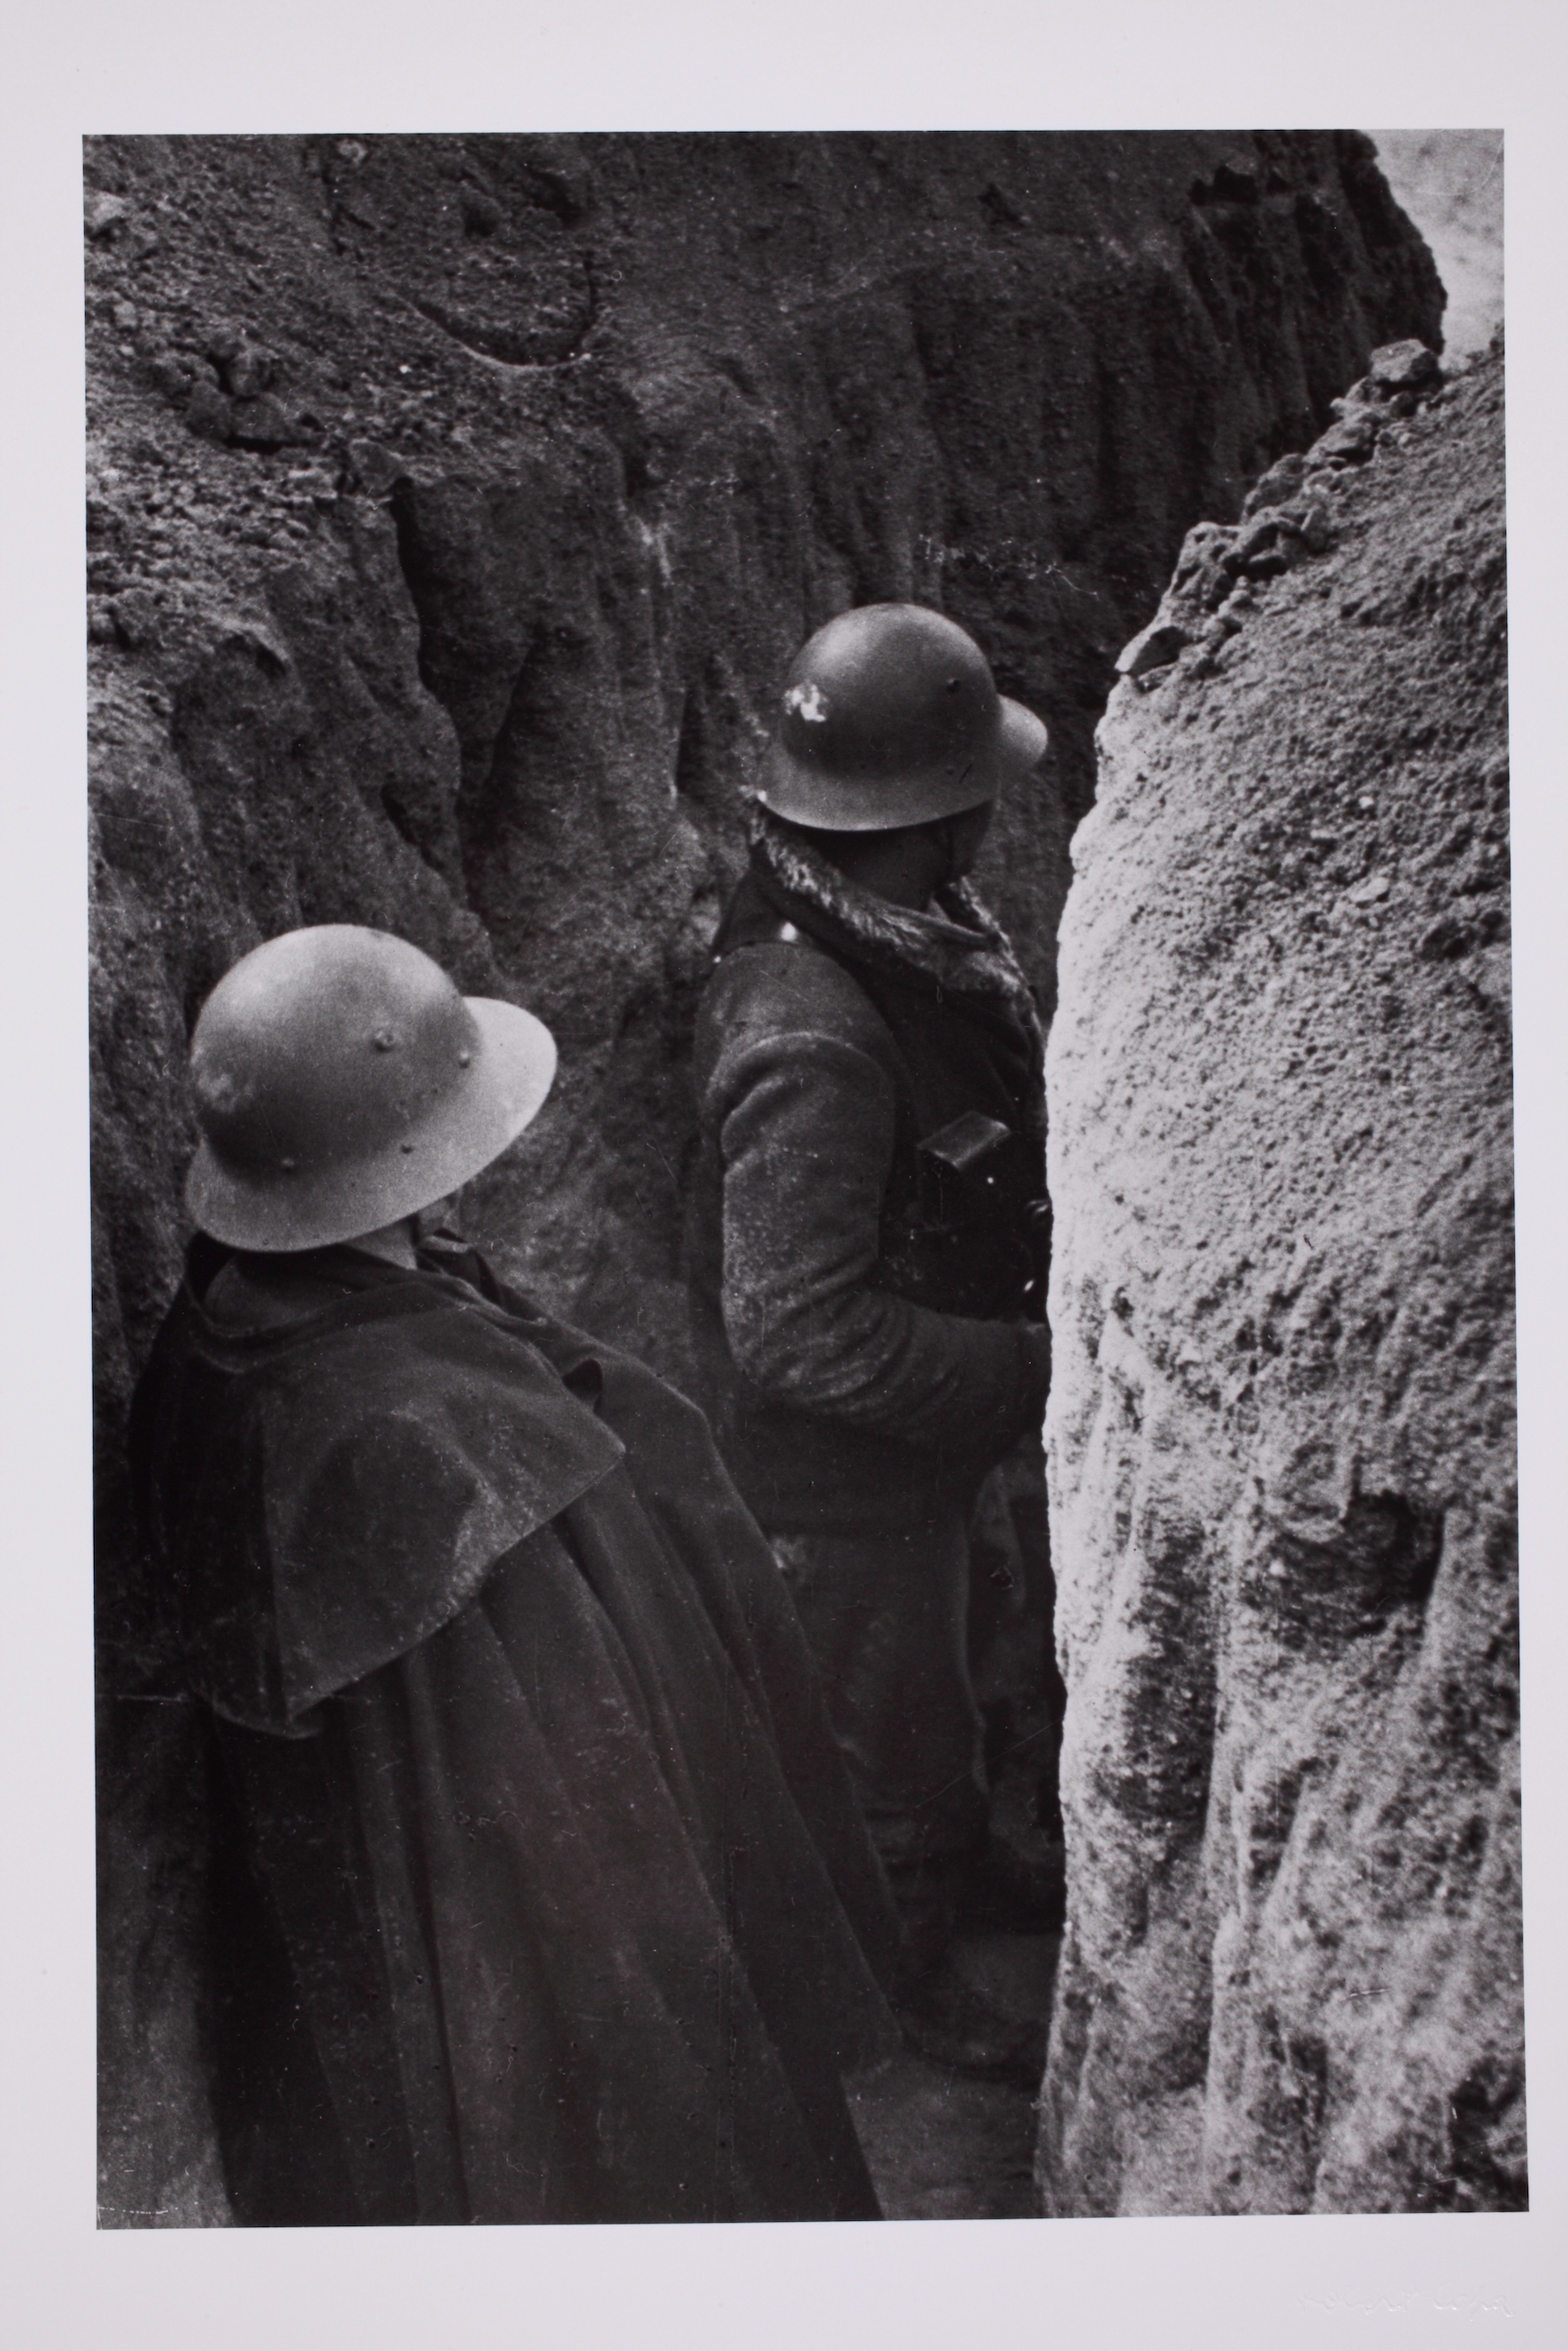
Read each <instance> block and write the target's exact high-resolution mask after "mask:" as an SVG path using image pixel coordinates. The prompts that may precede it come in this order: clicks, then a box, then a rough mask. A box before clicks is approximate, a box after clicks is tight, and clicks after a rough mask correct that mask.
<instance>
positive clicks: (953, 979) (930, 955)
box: [752, 809, 1039, 1031]
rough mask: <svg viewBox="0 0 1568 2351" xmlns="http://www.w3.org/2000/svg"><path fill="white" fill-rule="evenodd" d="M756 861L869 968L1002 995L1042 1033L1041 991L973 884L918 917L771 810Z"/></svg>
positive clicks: (949, 888) (945, 894)
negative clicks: (855, 878)
mask: <svg viewBox="0 0 1568 2351" xmlns="http://www.w3.org/2000/svg"><path fill="white" fill-rule="evenodd" d="M752 856H753V859H754V861H755V862H756V863H757V865H758V868H759V869H760V871H761V872H762V873H763V874H764V875H765V876H766V877H767V878H768V880H769V881H771V882H772V883H773V884H774V886H775V888H776V889H779V890H782V891H783V892H785V893H786V894H787V895H788V896H789V897H790V898H793V899H796V900H799V901H800V903H801V904H803V905H805V906H807V907H809V908H810V910H811V911H812V912H813V913H814V914H816V915H817V916H818V918H819V920H820V921H821V919H823V918H825V919H826V922H827V923H828V924H829V925H831V927H832V929H834V930H835V931H837V932H838V933H840V934H841V935H842V939H841V944H843V945H845V946H848V947H850V948H851V950H852V952H855V953H858V954H859V955H861V956H863V957H864V959H865V960H866V961H867V962H868V963H873V964H875V965H876V966H878V967H880V968H881V969H883V970H884V971H892V972H894V974H903V975H905V976H906V975H907V974H909V973H911V972H916V973H919V974H920V975H921V976H922V977H925V978H926V979H928V980H931V981H933V982H934V983H935V984H936V987H938V988H939V989H941V990H943V991H944V992H946V993H950V994H953V995H956V996H989V997H994V998H1001V999H1002V1000H1003V1001H1004V1002H1005V1003H1007V1004H1008V1005H1009V1006H1010V1007H1011V1008H1012V1009H1013V1010H1014V1011H1015V1012H1017V1013H1018V1014H1019V1016H1020V1017H1021V1018H1022V1019H1023V1020H1024V1022H1025V1024H1026V1026H1029V1027H1030V1028H1033V1029H1036V1030H1037V1031H1038V1028H1039V1018H1038V1014H1037V1012H1036V1009H1035V1002H1034V992H1033V990H1032V989H1031V988H1030V984H1029V981H1028V980H1027V979H1026V978H1025V977H1024V972H1023V967H1022V966H1021V965H1020V964H1019V959H1018V957H1017V956H1016V955H1015V954H1014V952H1013V947H1012V943H1011V941H1010V940H1009V937H1008V935H1007V933H1006V932H1005V931H1004V930H1003V928H1002V926H1001V925H1000V924H999V923H998V921H997V919H996V916H995V915H994V914H991V913H990V912H989V910H988V907H987V906H986V905H985V904H984V903H983V902H982V900H981V899H980V897H979V896H978V894H977V892H976V891H975V890H974V888H973V887H972V886H971V884H970V883H967V882H953V883H948V884H947V885H946V888H944V889H943V890H940V891H939V892H938V893H937V896H936V909H935V911H933V912H929V913H925V914H917V913H916V912H915V910H914V909H913V908H912V907H909V906H899V905H895V904H894V903H893V901H892V900H891V899H888V898H881V897H878V896H877V894H876V893H875V892H874V891H871V890H862V889H861V888H860V887H859V885H858V884H857V883H853V882H852V881H851V880H850V879H849V877H848V875H847V874H844V873H841V872H840V871H839V869H838V867H837V866H836V865H833V864H831V863H830V862H829V861H828V859H827V858H825V857H823V856H821V854H820V853H819V852H817V851H816V850H815V849H813V848H812V847H811V846H810V842H809V841H801V840H800V838H799V837H798V836H797V835H794V834H792V833H787V832H786V831H784V829H783V827H782V826H781V825H779V823H778V822H777V820H775V819H774V818H773V817H771V816H770V815H769V814H768V811H767V810H765V809H758V810H757V812H756V818H755V823H754V830H753V833H752Z"/></svg>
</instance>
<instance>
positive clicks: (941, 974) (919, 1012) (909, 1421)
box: [688, 604, 1051, 2073]
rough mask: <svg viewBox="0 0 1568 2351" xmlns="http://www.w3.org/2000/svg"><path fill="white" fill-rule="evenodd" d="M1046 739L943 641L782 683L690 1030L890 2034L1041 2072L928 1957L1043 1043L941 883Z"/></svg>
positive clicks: (699, 1246) (1017, 1315) (878, 637)
mask: <svg viewBox="0 0 1568 2351" xmlns="http://www.w3.org/2000/svg"><path fill="white" fill-rule="evenodd" d="M1045 746H1046V730H1045V728H1044V726H1042V725H1041V723H1040V720H1039V719H1038V718H1036V717H1035V716H1033V715H1032V713H1030V711H1028V710H1025V709H1023V708H1022V707H1021V706H1020V705H1019V704H1017V703H1013V702H1009V701H1005V700H1003V699H1002V697H1001V696H1000V695H998V692H997V689H996V686H995V684H994V682H993V680H992V677H991V673H990V669H989V666H988V664H987V662H986V659H985V656H984V655H983V654H982V653H981V652H980V650H979V648H978V647H977V645H976V644H975V643H974V642H973V641H972V639H971V638H969V637H968V636H967V634H966V633H965V632H964V631H963V630H962V629H959V628H957V627H956V626H955V624H954V623H953V622H950V621H947V620H946V619H944V618H943V617H942V616H941V615H939V614H937V613H936V612H932V611H925V610H924V609H923V608H921V607H919V606H917V605H913V604H873V605H867V606H863V607H862V608H861V609H859V610H857V611H850V612H845V613H842V614H841V615H840V617H839V618H838V619H836V620H834V621H831V622H829V623H828V625H827V626H826V627H825V628H823V629H821V630H820V631H819V632H817V634H816V635H815V636H813V637H812V638H811V639H810V642H809V643H807V644H806V646H805V647H804V648H803V650H802V651H801V652H800V654H799V655H798V656H797V658H796V661H795V663H794V665H793V667H792V669H791V670H790V672H789V678H788V680H787V683H786V685H785V690H784V695H783V702H782V709H781V716H780V721H779V728H778V732H777V734H776V737H775V738H774V741H773V743H772V745H771V746H770V747H769V749H768V753H767V755H766V758H765V760H764V763H763V768H762V779H761V788H760V789H759V791H758V795H757V798H758V824H757V828H756V832H755V840H754V846H753V850H752V856H751V863H750V868H749V871H748V872H747V875H746V876H745V878H744V880H743V881H742V883H741V884H740V887H739V889H738V891H737V893H736V896H735V898H734V899H733V901H732V902H731V904H730V906H729V908H728V911H727V914H726V915H725V917H724V920H723V922H722V924H721V925H720V928H719V932H718V935H717V937H716V942H715V946H714V956H715V965H714V970H713V974H712V977H711V978H710V981H709V983H708V987H707V989H706V996H705V998H704V1002H703V1006H702V1009H701V1013H700V1016H699V1019H698V1026H697V1036H696V1045H695V1072H696V1081H697V1087H698V1092H699V1098H700V1104H701V1145H700V1152H699V1157H698V1162H697V1169H696V1176H695V1184H694V1187H693V1192H692V1196H691V1203H690V1226H689V1235H688V1257H689V1266H690V1280H691V1296H692V1305H693V1322H694V1335H695V1345H696V1352H697V1357H698V1362H699V1364H700V1366H701V1372H702V1394H703V1400H704V1402H705V1404H706V1407H707V1410H708V1413H709V1416H710V1418H711V1419H712V1422H713V1426H714V1430H715V1434H716V1437H717V1438H718V1442H719V1446H720V1449H721V1450H722V1452H723V1454H724V1456H725V1459H726V1461H727V1464H728V1466H729V1468H730V1470H731V1472H732V1473H733V1475H734V1477H735V1479H736V1482H737V1485H738V1486H739V1488H740V1490H741V1492H742V1494H743V1495H744V1496H745V1498H746V1499H747V1502H748V1503H749V1504H750V1506H751V1509H752V1510H753V1511H754V1512H755V1513H756V1516H757V1518H758V1521H759V1522H760V1524H761V1525H762V1527H763V1528H764V1530H765V1531H766V1532H767V1533H768V1537H769V1539H770V1540H771V1541H772V1544H773V1548H774V1551H775V1552H776V1554H777V1555H778V1557H779V1562H780V1564H781V1566H782V1568H783V1570H784V1573H785V1575H786V1578H787V1580H788V1582H789V1587H790V1590H791V1591H792V1593H794V1596H795V1601H796V1604H797V1606H798V1608H799V1610H800V1617H801V1621H802V1623H803V1624H804V1625H805V1628H806V1633H807V1636H808V1639H809V1640H810V1644H811V1646H812V1648H813V1650H814V1652H815V1655H816V1657H817V1661H818V1664H819V1667H821V1673H822V1677H823V1681H824V1683H825V1685H826V1688H827V1693H828V1703H829V1708H830V1711H831V1715H832V1718H833V1723H834V1728H835V1729H836V1730H837V1733H838V1736H839V1740H840V1741H841V1746H842V1748H843V1751H844V1754H845V1757H846V1759H847V1761H848V1762H849V1765H850V1770H851V1772H852V1777H853V1780H854V1782H855V1785H856V1788H857V1790H858V1792H859V1794H860V1797H861V1801H862V1807H863V1810H864V1813H865V1816H866V1819H867V1822H868V1824H869V1826H870V1828H871V1831H872V1835H873V1841H874V1843H875V1844H876V1845H877V1848H878V1850H879V1851H880V1853H881V1855H882V1857H883V1864H884V1865H885V1867H886V1869H887V1871H888V1875H889V1878H890V1881H891V1883H892V1886H893V1889H894V1896H895V1899H896V1900H897V1902H898V1906H899V1908H900V1910H901V1912H902V1914H903V1917H904V1924H905V1926H906V1928H907V1929H908V1932H909V1935H910V1938H911V1942H912V1946H913V1949H914V1951H915V1962H916V1968H917V1971H918V1975H919V1985H918V1989H917V1991H916V1993H915V1995H914V1997H913V1998H912V1999H910V2000H908V2001H906V2002H905V2004H904V2022H905V2028H906V2031H908V2032H910V2033H911V2035H912V2037H913V2038H915V2040H916V2041H917V2042H918V2043H919V2044H920V2045H921V2046H922V2047H924V2048H925V2049H926V2051H927V2052H928V2053H930V2054H932V2055H935V2056H937V2057H939V2058H941V2059H943V2060H944V2061H945V2062H947V2063H950V2064H958V2065H960V2066H962V2067H963V2068H964V2069H965V2070H967V2071H973V2072H977V2073H1009V2072H1016V2071H1018V2070H1019V2069H1020V2068H1021V2069H1022V2070H1023V2071H1025V2072H1026V2073H1027V2071H1028V2070H1029V2069H1030V2066H1031V2065H1033V2064H1036V2061H1037V2059H1038V2055H1039V2050H1038V2044H1037V2043H1036V2042H1034V2041H1033V2040H1031V2037H1030V2035H1028V2034H1026V2033H1020V2032H1019V2030H1018V2029H1017V2027H1016V2026H1012V2025H1009V2023H1008V2022H1006V2020H1004V2019H1002V2018H1001V2017H999V2016H998V2014H997V2013H996V2012H995V2011H990V2010H989V2009H988V2007H987V2005H986V2004H985V2003H983V2002H980V2001H977V1999H976V1998H974V1997H973V1996H972V1995H971V1994H970V1993H969V1992H968V1991H967V1987H966V1986H965V1985H964V1983H963V1981H962V1980H961V1978H960V1977H959V1976H958V1974H957V1971H956V1969H955V1968H954V1967H953V1964H952V1961H951V1957H950V1952H949V1946H950V1943H951V1940H952V1936H953V1932H954V1925H955V1917H956V1906H957V1902H958V1897H959V1894H960V1890H961V1886H962V1884H963V1880H964V1877H965V1875H966V1872H967V1869H968V1868H969V1866H970V1865H971V1864H972V1862H973V1861H974V1859H975V1857H976V1856H977V1853H978V1852H979V1850H980V1848H981V1847H982V1845H983V1844H984V1840H985V1834H986V1813H987V1799H986V1782H985V1773H984V1767H983V1757H982V1741H981V1728H982V1726H981V1721H980V1717H979V1714H978V1710H977V1705H976V1699H975V1694H974V1689H973V1687H972V1683H971V1678H970V1672H969V1667H968V1662H967V1654H966V1614H967V1592H968V1576H969V1548H968V1524H969V1519H970V1513H971V1510H972V1507H973V1504H974V1500H975V1497H976V1493H977V1488H978V1487H979V1484H980V1481H981V1480H982V1479H983V1478H984V1477H985V1475H986V1473H987V1472H988V1470H989V1469H990V1468H991V1467H992V1465H993V1464H996V1463H998V1462H1000V1461H1001V1460H1002V1458H1004V1456H1006V1455H1007V1454H1008V1453H1009V1451H1010V1450H1011V1449H1012V1448H1013V1447H1015V1446H1016V1445H1017V1444H1018V1442H1019V1438H1020V1437H1023V1436H1024V1435H1025V1433H1026V1432H1034V1433H1038V1431H1039V1428H1040V1420H1041V1416H1042V1413H1043V1409H1044V1405H1045V1397H1046V1388H1047V1384H1048V1380H1049V1374H1050V1361H1051V1352H1050V1339H1049V1335H1048V1333H1047V1332H1046V1330H1045V1328H1044V1325H1043V1320H1042V1319H1034V1320H1030V1319H1027V1318H1028V1316H1029V1315H1030V1314H1031V1313H1032V1314H1033V1315H1035V1316H1036V1317H1039V1316H1040V1285H1039V1283H1038V1282H1037V1281H1036V1280H1035V1279H1034V1275H1035V1270H1036V1268H1035V1259H1034V1253H1033V1251H1032V1249H1031V1240H1033V1239H1034V1238H1037V1237H1038V1236H1039V1234H1040V1219H1041V1218H1042V1217H1043V1215H1044V1213H1045V1211H1044V1202H1043V1195H1044V1135H1045V1113H1044V1085H1043V1071H1042V1060H1043V1053H1042V1041H1041V1035H1040V1024H1039V1020H1038V1018H1037V1016H1036V1011H1035V1007H1034V1003H1033V999H1032V998H1031V995H1030V988H1029V985H1028V983H1027V981H1026V980H1025V978H1024V976H1023V973H1022V971H1021V970H1020V968H1019V964H1018V962H1017V959H1016V957H1015V956H1014V955H1013V952H1012V950H1011V948H1010V946H1009V943H1008V940H1007V938H1006V936H1005V935H1004V934H1003V932H1002V931H1001V930H1000V928H999V927H998V925H997V924H996V923H995V922H994V921H993V920H992V918H991V917H990V916H989V915H988V914H987V913H986V911H985V909H984V907H983V906H982V905H981V904H980V902H979V900H978V899H977V897H976V895H975V894H974V893H973V891H972V890H971V889H970V888H969V886H968V884H967V881H966V879H965V877H966V875H967V873H968V872H969V870H970V868H971V866H972V864H973V862H974V860H975V856H976V853H977V851H978V849H979V846H980V842H981V841H982V839H983V837H984V834H985V831H986V828H987V825H988V821H989V819H990V815H991V810H992V807H993V804H994V802H995V799H996V798H997V796H998V793H1000V792H1001V791H1003V790H1005V789H1008V788H1009V785H1013V784H1016V783H1017V782H1018V781H1019V780H1020V779H1021V778H1023V777H1024V776H1025V775H1026V774H1027V773H1029V771H1030V770H1031V769H1032V768H1034V767H1035V766H1037V764H1038V763H1039V761H1040V758H1041V757H1042V756H1043V754H1044V750H1045Z"/></svg>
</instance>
